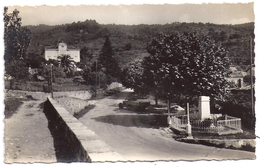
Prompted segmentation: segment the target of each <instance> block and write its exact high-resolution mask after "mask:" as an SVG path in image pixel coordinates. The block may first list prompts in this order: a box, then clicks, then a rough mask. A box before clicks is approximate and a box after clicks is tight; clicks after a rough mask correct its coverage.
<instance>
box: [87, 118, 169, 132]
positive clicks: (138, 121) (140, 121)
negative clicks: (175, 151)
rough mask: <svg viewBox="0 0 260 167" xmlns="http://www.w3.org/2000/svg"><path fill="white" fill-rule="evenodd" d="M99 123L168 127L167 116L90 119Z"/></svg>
mask: <svg viewBox="0 0 260 167" xmlns="http://www.w3.org/2000/svg"><path fill="white" fill-rule="evenodd" d="M92 119H94V120H96V121H99V122H104V123H108V124H113V125H120V126H125V127H142V128H156V129H158V128H161V127H168V125H167V115H106V116H99V117H96V118H92Z"/></svg>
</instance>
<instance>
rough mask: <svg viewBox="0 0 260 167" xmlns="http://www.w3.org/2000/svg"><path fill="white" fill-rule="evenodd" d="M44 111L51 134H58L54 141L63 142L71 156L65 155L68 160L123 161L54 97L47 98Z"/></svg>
mask: <svg viewBox="0 0 260 167" xmlns="http://www.w3.org/2000/svg"><path fill="white" fill-rule="evenodd" d="M44 113H45V115H46V117H47V119H48V121H49V128H50V131H51V133H52V136H58V141H56V143H58V144H59V142H63V143H65V144H63V146H62V147H64V150H67V152H68V153H69V154H70V155H71V157H66V158H67V159H68V158H69V159H70V160H68V161H69V162H104V161H109V162H112V161H123V158H122V157H121V156H120V155H119V154H118V153H117V152H115V151H113V150H112V149H111V148H110V147H109V146H108V145H107V144H106V143H104V142H103V141H101V139H100V138H99V137H98V136H97V135H96V134H95V133H94V132H93V131H91V130H89V129H88V128H87V127H86V126H84V125H83V124H82V123H81V122H80V121H78V120H77V119H76V118H75V117H73V116H72V115H71V114H70V113H69V112H68V111H67V110H65V109H64V108H63V107H62V106H61V105H60V104H58V103H57V102H56V101H55V100H54V99H52V98H49V97H48V98H47V101H46V102H45V105H44ZM54 138H55V137H54ZM54 140H55V139H54ZM54 143H55V141H54ZM56 150H57V149H56ZM61 150H63V148H62V149H61ZM56 154H57V153H56ZM60 161H63V160H60ZM64 161H66V160H64Z"/></svg>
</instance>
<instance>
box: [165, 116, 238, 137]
mask: <svg viewBox="0 0 260 167" xmlns="http://www.w3.org/2000/svg"><path fill="white" fill-rule="evenodd" d="M170 119H171V124H170V126H171V127H172V128H175V129H177V130H180V131H184V130H185V129H186V126H187V115H183V116H178V117H177V116H171V118H170ZM190 124H191V127H192V131H193V132H198V133H215V134H219V135H221V134H232V133H241V132H243V131H242V129H241V119H240V118H236V117H231V116H225V117H224V120H222V119H220V120H218V119H206V120H203V121H202V120H190Z"/></svg>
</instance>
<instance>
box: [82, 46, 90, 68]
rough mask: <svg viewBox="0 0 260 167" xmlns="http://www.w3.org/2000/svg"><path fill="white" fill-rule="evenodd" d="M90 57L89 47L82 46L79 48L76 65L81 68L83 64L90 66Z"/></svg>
mask: <svg viewBox="0 0 260 167" xmlns="http://www.w3.org/2000/svg"><path fill="white" fill-rule="evenodd" d="M92 58H93V53H92V51H90V49H88V48H87V47H86V46H84V47H83V48H82V49H81V50H80V63H79V64H78V67H79V68H82V69H83V68H84V67H85V66H90V65H91V59H92Z"/></svg>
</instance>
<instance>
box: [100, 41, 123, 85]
mask: <svg viewBox="0 0 260 167" xmlns="http://www.w3.org/2000/svg"><path fill="white" fill-rule="evenodd" d="M113 54H114V52H113V48H112V45H111V42H110V39H109V37H108V36H107V37H106V39H105V42H104V45H103V47H102V49H101V53H100V55H99V58H98V65H99V66H101V68H102V67H104V68H105V74H106V75H107V77H108V78H109V79H108V82H112V81H115V80H118V79H119V77H120V73H121V69H120V67H119V66H118V62H117V60H116V59H115V58H114V57H113Z"/></svg>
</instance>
